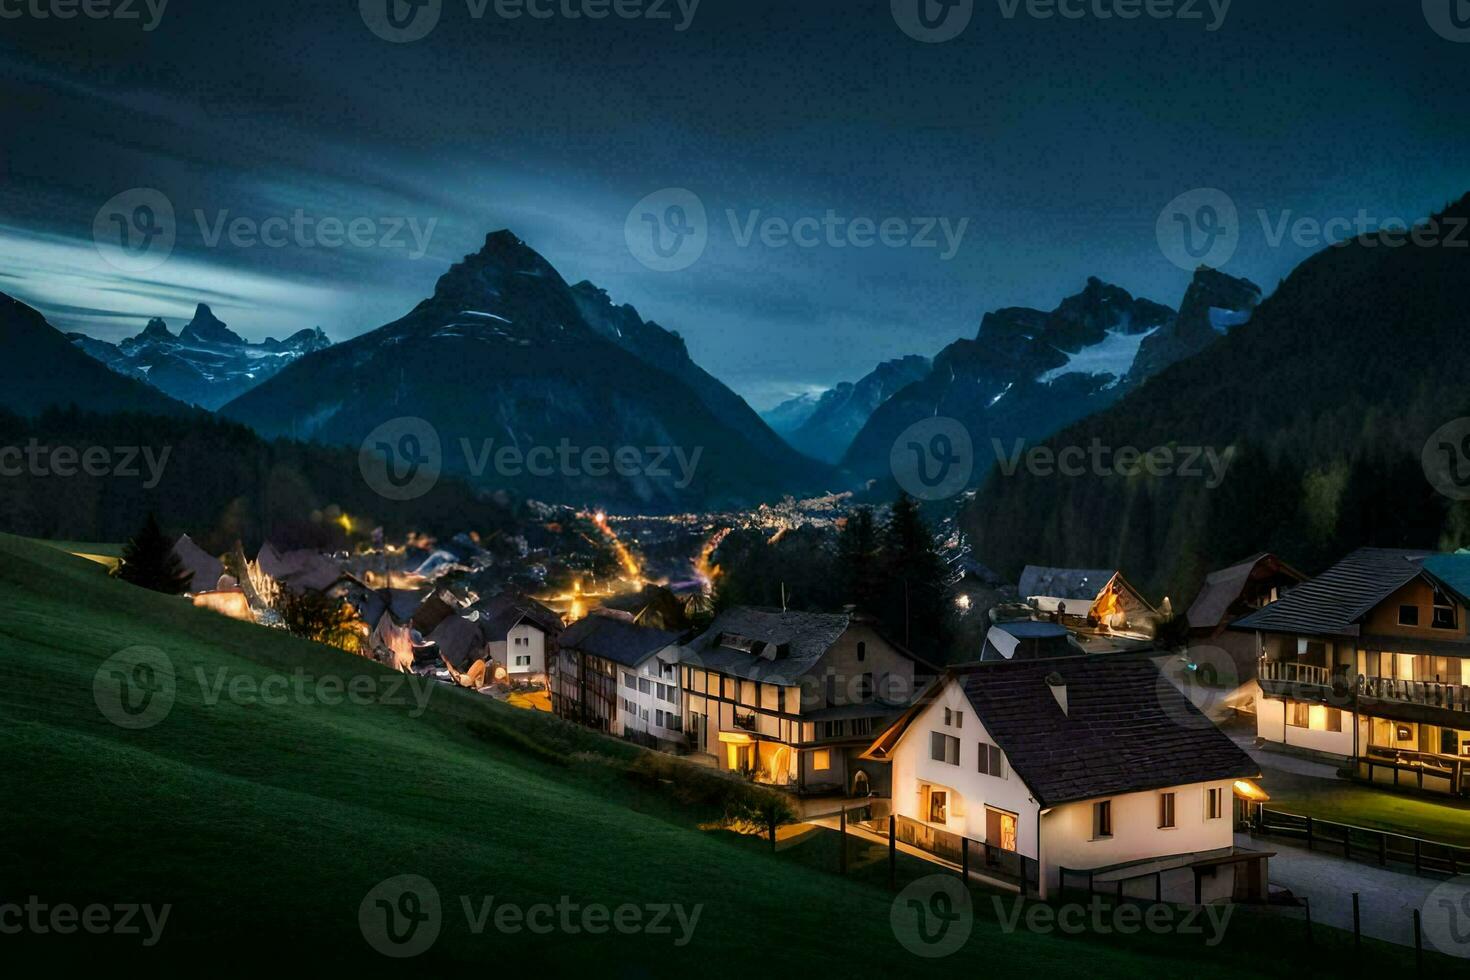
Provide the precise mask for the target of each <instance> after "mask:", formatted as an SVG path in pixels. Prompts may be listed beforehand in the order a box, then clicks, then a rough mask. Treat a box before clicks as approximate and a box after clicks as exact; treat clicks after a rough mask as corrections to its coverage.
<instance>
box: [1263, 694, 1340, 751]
mask: <svg viewBox="0 0 1470 980" xmlns="http://www.w3.org/2000/svg"><path fill="white" fill-rule="evenodd" d="M1291 703H1292V702H1290V701H1284V700H1282V699H1281V698H1271V697H1266V696H1265V695H1264V694H1261V695H1258V696H1257V697H1256V735H1257V736H1258V737H1259V738H1262V739H1265V740H1266V741H1268V742H1275V743H1276V744H1277V745H1286V746H1290V747H1292V748H1297V749H1305V750H1307V751H1310V752H1323V753H1326V754H1328V755H1333V756H1340V757H1342V758H1343V759H1347V758H1348V757H1350V756H1352V755H1353V727H1354V725H1358V726H1360V727H1361V726H1362V724H1363V722H1362V721H1361V719H1358V718H1357V716H1356V715H1355V714H1354V713H1353V712H1352V711H1351V710H1349V709H1342V731H1340V732H1330V731H1328V730H1327V710H1328V709H1327V706H1326V705H1321V704H1314V705H1312V706H1311V707H1310V709H1309V711H1308V714H1309V718H1308V721H1309V722H1310V723H1311V727H1309V728H1298V727H1297V726H1295V725H1288V724H1286V712H1287V706H1288V705H1289V704H1291ZM1360 734H1361V733H1360ZM1359 744H1362V745H1366V744H1367V742H1366V741H1362V740H1361V739H1360V742H1359Z"/></svg>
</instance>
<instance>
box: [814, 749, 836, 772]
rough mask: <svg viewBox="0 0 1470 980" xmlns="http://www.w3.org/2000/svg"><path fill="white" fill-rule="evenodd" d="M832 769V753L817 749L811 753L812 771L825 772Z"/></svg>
mask: <svg viewBox="0 0 1470 980" xmlns="http://www.w3.org/2000/svg"><path fill="white" fill-rule="evenodd" d="M831 768H832V753H831V752H829V751H827V750H826V749H818V750H817V751H815V752H813V753H812V769H814V770H816V771H817V772H826V771H827V770H828V769H831Z"/></svg>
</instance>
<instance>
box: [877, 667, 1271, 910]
mask: <svg viewBox="0 0 1470 980" xmlns="http://www.w3.org/2000/svg"><path fill="white" fill-rule="evenodd" d="M865 757H866V758H870V759H881V760H885V761H887V762H889V763H890V765H891V766H892V774H891V775H892V785H893V796H892V802H893V812H894V814H895V816H896V818H897V822H898V825H899V827H898V829H899V835H900V838H901V839H903V840H905V841H908V842H910V843H914V844H916V845H918V846H920V847H923V848H925V849H928V850H932V851H935V852H937V853H940V854H943V855H945V856H948V857H951V858H955V859H958V854H959V852H960V849H961V848H962V847H964V846H965V845H964V843H963V842H964V841H965V840H968V841H970V842H971V844H970V845H969V846H968V850H969V851H970V855H971V868H972V871H974V872H978V873H980V874H982V875H986V874H988V875H990V876H992V877H996V878H1000V879H1002V880H1006V881H1010V882H1011V883H1012V884H1016V885H1019V886H1020V887H1021V888H1022V889H1023V890H1028V891H1029V890H1031V889H1033V888H1034V889H1035V890H1036V891H1037V892H1038V893H1039V894H1040V895H1041V896H1042V897H1045V896H1046V895H1047V894H1049V893H1050V892H1052V891H1053V890H1054V889H1056V888H1057V887H1058V886H1059V885H1063V884H1064V885H1065V886H1067V887H1089V888H1092V889H1095V890H1098V891H1106V892H1109V893H1116V891H1117V890H1118V889H1120V888H1121V890H1122V892H1123V894H1125V895H1129V896H1133V897H1138V898H1163V899H1164V900H1172V901H1184V902H1194V901H1196V900H1198V901H1213V900H1228V899H1231V898H1237V899H1258V898H1261V897H1263V896H1264V894H1265V883H1266V859H1267V858H1268V857H1269V855H1268V854H1265V853H1262V852H1256V851H1248V850H1244V849H1238V848H1236V847H1235V844H1234V816H1233V790H1234V788H1235V787H1234V784H1235V782H1236V781H1237V780H1247V779H1253V778H1257V777H1258V776H1259V774H1260V773H1259V768H1258V767H1257V766H1256V765H1255V763H1253V762H1252V761H1251V759H1250V757H1249V756H1247V755H1246V754H1245V753H1244V752H1243V751H1241V750H1240V749H1239V748H1238V747H1237V746H1236V745H1235V743H1234V742H1232V741H1231V740H1230V739H1229V738H1227V737H1226V736H1225V735H1224V734H1222V733H1221V732H1220V731H1219V730H1218V729H1216V728H1215V727H1214V725H1212V724H1211V723H1210V722H1209V720H1208V719H1206V718H1205V717H1204V716H1203V715H1202V714H1200V712H1199V711H1198V710H1197V709H1195V708H1194V707H1193V706H1192V705H1191V704H1190V703H1189V702H1188V701H1187V700H1186V699H1185V698H1184V696H1183V695H1181V694H1180V693H1179V692H1178V691H1177V690H1176V689H1175V688H1174V687H1173V686H1172V685H1171V684H1169V682H1168V681H1167V680H1165V679H1164V678H1163V677H1162V676H1161V675H1160V674H1159V672H1158V670H1157V668H1155V667H1154V665H1153V664H1152V663H1151V662H1150V661H1149V660H1148V659H1147V658H1146V657H1142V656H1137V657H1135V656H1129V655H1117V654H1114V655H1106V656H1092V657H1082V656H1079V657H1070V658H1062V659H1048V660H1037V661H1012V662H1001V663H985V664H977V665H973V666H968V667H961V668H953V669H951V670H950V671H949V672H947V673H946V674H945V676H943V677H942V678H940V679H939V680H938V681H936V682H935V684H934V685H933V686H932V687H931V688H930V689H929V691H927V692H926V693H925V695H924V697H923V698H921V699H920V701H919V702H917V703H916V704H915V705H914V707H912V708H911V709H909V711H907V712H905V714H904V715H903V716H902V717H901V718H900V719H899V720H898V721H897V722H895V723H894V724H893V725H892V726H891V727H890V728H889V729H888V730H887V731H885V732H884V733H883V734H882V735H880V736H879V738H878V739H877V741H876V742H875V743H874V744H873V746H872V747H871V748H870V749H869V750H868V752H867V753H866V755H865ZM1242 788H1245V787H1242ZM1064 874H1065V875H1066V881H1065V882H1063V880H1062V878H1063V875H1064Z"/></svg>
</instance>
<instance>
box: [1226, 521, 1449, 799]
mask: <svg viewBox="0 0 1470 980" xmlns="http://www.w3.org/2000/svg"><path fill="white" fill-rule="evenodd" d="M1467 596H1470V554H1464V553H1459V554H1431V553H1428V552H1423V551H1404V550H1394V549H1383V548H1362V549H1359V550H1358V551H1355V552H1353V553H1352V554H1350V555H1348V556H1347V557H1346V558H1343V559H1342V560H1341V561H1339V562H1338V563H1337V564H1336V565H1333V566H1332V567H1331V568H1329V569H1328V570H1327V571H1325V572H1323V573H1322V574H1321V575H1319V576H1317V577H1316V578H1314V579H1311V580H1310V581H1307V582H1304V583H1303V584H1301V585H1299V586H1297V587H1296V588H1295V589H1293V590H1292V591H1291V592H1289V593H1287V594H1286V595H1284V596H1283V597H1281V598H1280V599H1279V600H1278V601H1276V602H1273V603H1271V604H1269V605H1267V606H1265V607H1264V608H1263V609H1260V610H1258V611H1256V612H1253V613H1251V614H1249V615H1247V616H1245V617H1243V618H1242V619H1239V620H1237V621H1236V622H1235V623H1233V624H1232V627H1231V628H1232V629H1235V630H1239V631H1243V632H1245V633H1247V634H1249V635H1250V636H1252V637H1253V640H1254V644H1255V650H1256V654H1257V656H1258V657H1259V662H1258V667H1257V673H1258V677H1259V681H1260V688H1261V690H1260V694H1259V696H1258V699H1257V704H1256V726H1257V727H1256V733H1257V735H1258V737H1259V738H1261V739H1263V740H1264V741H1267V742H1272V743H1275V744H1278V745H1281V746H1285V747H1290V748H1292V749H1296V750H1302V751H1306V752H1310V753H1314V754H1319V755H1323V756H1326V757H1328V758H1330V759H1333V760H1338V761H1349V762H1350V763H1351V765H1352V766H1353V768H1354V770H1355V771H1356V773H1357V774H1358V776H1359V777H1360V778H1362V779H1365V780H1369V781H1372V782H1376V783H1383V784H1387V785H1392V786H1396V787H1404V788H1410V787H1412V788H1414V789H1422V790H1425V791H1429V792H1438V793H1451V794H1454V795H1457V796H1464V795H1467V794H1470V666H1467V661H1470V632H1467V619H1470V600H1467Z"/></svg>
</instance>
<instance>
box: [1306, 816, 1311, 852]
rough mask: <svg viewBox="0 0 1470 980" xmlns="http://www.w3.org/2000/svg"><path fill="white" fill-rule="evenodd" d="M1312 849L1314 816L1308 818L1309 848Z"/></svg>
mask: <svg viewBox="0 0 1470 980" xmlns="http://www.w3.org/2000/svg"><path fill="white" fill-rule="evenodd" d="M1311 849H1312V818H1311V817H1308V818H1307V850H1309V851H1310V850H1311Z"/></svg>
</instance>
